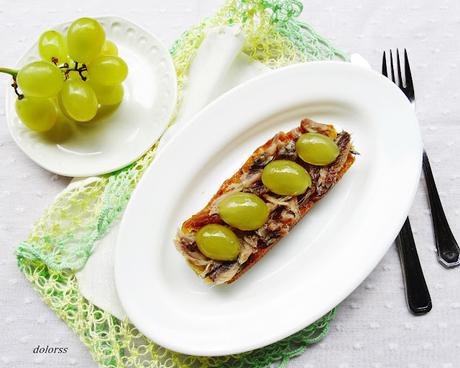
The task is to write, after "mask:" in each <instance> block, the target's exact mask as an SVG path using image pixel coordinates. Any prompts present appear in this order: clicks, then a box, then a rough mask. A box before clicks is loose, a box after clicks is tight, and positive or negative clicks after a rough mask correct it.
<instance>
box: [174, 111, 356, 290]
mask: <svg viewBox="0 0 460 368" xmlns="http://www.w3.org/2000/svg"><path fill="white" fill-rule="evenodd" d="M353 161H354V151H353V148H352V144H351V138H350V134H349V133H347V132H341V133H337V132H336V130H335V129H334V127H333V126H332V125H325V124H319V123H316V122H314V121H312V120H310V119H304V120H302V121H301V123H300V126H299V127H297V128H295V129H293V130H291V131H289V132H287V133H283V132H281V133H278V134H276V135H275V136H274V137H273V138H271V139H270V140H269V141H268V142H266V143H265V144H264V145H262V146H260V147H259V148H257V149H256V150H255V151H254V153H253V154H252V155H251V157H250V158H249V159H248V160H247V161H246V162H245V164H244V165H243V166H242V167H241V168H240V169H239V170H238V172H236V173H235V174H234V175H233V176H232V177H231V178H229V179H227V180H226V181H225V182H224V183H223V184H222V185H221V187H220V188H219V190H218V191H217V193H216V194H215V195H214V196H213V197H212V198H211V200H210V201H209V203H208V204H207V205H206V207H205V208H203V209H202V210H201V211H200V212H198V213H197V214H195V215H193V216H192V217H191V218H190V219H188V220H187V221H185V222H184V223H183V224H182V227H181V229H180V230H179V232H178V234H177V238H176V247H177V249H178V250H179V252H181V253H182V255H183V256H184V257H185V258H186V260H187V262H188V263H189V265H190V266H191V267H192V268H193V270H194V271H195V272H196V273H197V274H198V275H199V276H200V277H202V278H203V279H205V280H206V281H207V282H209V283H211V284H215V285H217V284H222V283H227V284H230V283H232V282H233V281H235V280H237V279H238V278H239V277H240V276H241V275H242V274H243V273H244V272H245V271H247V270H248V269H249V268H250V267H251V266H252V265H253V264H255V263H256V262H257V261H259V260H260V259H261V258H262V257H263V256H264V255H265V254H266V253H267V252H268V251H269V250H270V249H271V248H272V247H273V246H274V245H275V244H276V243H277V242H278V241H279V240H280V239H281V238H283V237H284V236H286V235H287V234H288V233H289V231H290V230H291V229H292V228H293V227H294V225H296V224H297V223H298V222H299V221H300V220H301V219H302V217H303V216H304V215H305V214H306V213H307V212H308V210H309V209H310V208H312V206H313V205H314V204H315V203H316V202H317V201H319V200H320V199H321V198H323V197H324V195H325V194H326V193H327V192H328V191H329V190H330V189H331V188H332V187H333V186H334V184H335V183H337V181H338V180H339V179H340V178H341V177H342V176H343V175H344V174H345V172H346V171H347V170H348V168H349V167H350V166H351V165H352V164H353Z"/></svg>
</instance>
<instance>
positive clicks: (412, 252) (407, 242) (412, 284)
mask: <svg viewBox="0 0 460 368" xmlns="http://www.w3.org/2000/svg"><path fill="white" fill-rule="evenodd" d="M396 246H397V248H398V253H399V257H400V258H401V266H402V271H403V277H404V282H405V286H406V299H407V304H408V305H409V309H410V310H411V311H412V313H414V314H416V315H422V314H426V313H428V312H429V311H430V310H431V307H432V304H431V297H430V292H429V291H428V286H427V285H426V281H425V277H424V276H423V271H422V266H421V265H420V260H419V258H418V254H417V248H416V247H415V241H414V236H413V234H412V229H411V226H410V222H409V218H406V221H405V222H404V225H403V227H402V229H401V231H400V232H399V235H398V237H397V238H396Z"/></svg>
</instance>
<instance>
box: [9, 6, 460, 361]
mask: <svg viewBox="0 0 460 368" xmlns="http://www.w3.org/2000/svg"><path fill="white" fill-rule="evenodd" d="M219 3H221V1H211V0H206V1H203V0H201V1H200V0H194V1H159V0H155V1H154V0H149V1H136V0H131V1H129V2H127V1H121V0H116V1H115V0H114V1H111V2H103V1H101V0H92V1H79V2H78V3H74V2H65V1H57V0H43V1H40V2H38V1H37V2H35V1H24V0H15V1H11V0H10V1H5V0H0V45H1V47H2V52H1V56H0V64H1V65H2V66H12V65H14V63H15V61H16V60H17V59H18V58H19V57H20V56H21V54H22V53H23V51H24V50H25V49H26V48H28V47H29V45H30V44H31V43H32V42H33V41H34V40H35V39H36V38H37V37H38V36H39V34H40V32H41V31H43V30H45V29H46V28H47V27H48V26H49V25H51V24H55V23H60V22H63V21H65V20H69V19H72V18H76V17H79V16H82V15H104V14H114V15H121V16H124V17H126V18H128V19H130V20H132V21H134V22H137V23H139V24H140V25H142V26H144V27H146V28H147V29H148V30H151V31H152V32H154V33H155V34H157V35H158V36H159V37H160V38H161V39H162V40H163V41H164V42H165V43H166V44H170V43H171V42H172V41H173V40H174V39H175V38H177V37H178V36H179V35H180V33H181V32H182V31H183V30H185V29H187V28H188V26H190V25H191V24H193V23H195V22H197V21H198V20H199V19H201V18H202V17H203V16H208V15H211V14H212V12H213V10H214V9H215V8H216V7H217V6H218V4H219ZM304 4H305V9H304V12H303V15H302V17H303V18H304V19H306V20H308V21H309V22H310V23H311V24H313V25H314V26H315V27H316V29H317V31H318V32H320V33H321V34H323V35H325V36H327V37H329V38H330V39H331V40H332V41H333V42H334V43H335V44H336V46H337V47H340V48H342V49H343V50H346V51H354V52H358V53H360V54H362V55H363V56H364V57H366V58H367V59H368V60H369V61H370V62H371V64H372V65H373V66H374V67H376V68H380V58H381V51H382V49H388V48H390V47H407V48H408V50H409V56H410V57H411V62H412V65H413V75H414V80H415V86H416V95H417V103H418V116H419V120H420V124H421V128H422V134H423V137H424V140H425V145H426V147H427V150H428V152H429V153H430V157H431V162H432V166H433V170H434V172H435V177H436V179H437V183H438V187H439V191H440V195H441V198H442V200H443V202H444V208H445V211H446V213H447V216H448V218H449V219H450V223H451V226H452V229H453V232H454V233H455V234H456V235H457V239H460V189H459V188H460V160H458V156H459V155H460V118H459V102H460V90H459V86H460V73H459V72H460V70H459V69H460V50H459V49H458V37H459V36H460V16H459V14H460V3H459V2H457V1H454V0H451V1H438V2H434V1H430V0H423V1H421V0H419V1H417V0H414V1H411V2H410V3H409V1H404V2H403V1H398V0H387V1H382V2H375V1H364V0H358V1H351V0H347V1H343V0H342V1H339V0H331V1H328V2H327V3H326V2H324V1H320V0H312V1H305V2H304ZM3 79H4V78H3V77H2V80H3ZM3 84H4V85H6V78H5V82H4V83H3ZM3 102H4V88H1V89H0V157H1V159H0V331H1V334H0V367H3V366H4V367H15V368H16V367H17V368H22V367H27V368H29V367H34V366H37V367H38V366H42V367H53V368H54V367H78V368H80V367H82V368H91V367H95V366H96V365H95V364H94V363H93V362H92V359H91V357H90V355H89V353H88V352H87V350H86V348H85V347H84V346H83V345H82V344H81V343H80V342H79V340H78V338H77V337H76V336H75V335H74V333H73V332H72V331H70V330H69V329H68V328H67V327H66V325H65V324H64V323H63V322H62V321H60V320H59V319H58V318H57V317H56V316H55V315H54V313H53V312H51V311H50V310H49V309H48V307H46V306H45V305H44V304H43V302H41V300H40V299H39V297H38V295H37V294H36V293H35V292H34V291H33V290H32V288H31V287H30V285H29V284H28V282H26V280H25V279H24V277H23V276H22V274H21V273H20V272H19V271H18V269H17V267H16V260H15V257H14V248H15V247H16V244H17V243H18V242H19V241H21V240H22V239H24V238H26V236H27V234H28V232H29V231H30V227H31V224H32V223H33V221H34V220H35V219H37V218H38V216H39V215H40V213H41V212H42V211H43V210H44V209H45V208H46V206H47V205H48V204H49V203H51V201H52V199H53V197H54V195H55V194H57V193H58V192H59V191H60V190H61V189H62V188H64V186H65V185H66V184H67V182H68V180H67V179H65V178H60V177H57V176H54V175H52V174H49V173H47V172H46V171H44V170H42V169H40V168H39V167H37V166H36V165H35V164H34V163H32V162H31V161H30V160H28V159H27V158H26V157H25V156H24V154H22V152H21V151H20V150H19V148H17V147H16V146H15V144H14V143H13V142H12V139H11V138H10V136H9V134H8V132H7V129H6V122H5V116H4V103H3ZM395 134H397V132H395ZM388 180H397V178H388ZM421 184H422V185H421V187H420V190H419V193H418V194H417V197H416V200H415V203H414V205H413V207H412V210H411V220H412V226H413V228H414V231H415V238H416V241H417V245H418V251H419V254H420V257H421V261H422V265H423V267H424V271H425V276H426V279H427V282H428V285H429V287H430V291H431V294H432V299H433V310H432V312H431V313H429V314H428V315H426V316H423V317H413V316H412V315H410V314H409V312H408V311H407V308H406V305H405V301H404V292H403V289H402V279H401V272H400V267H399V260H398V258H397V254H396V251H395V249H394V248H391V249H390V251H389V252H388V254H387V255H386V257H385V258H384V259H383V260H382V262H381V263H380V265H379V266H378V267H377V268H376V269H375V271H374V272H373V273H372V274H371V275H370V276H369V278H368V279H367V280H366V281H365V282H364V283H363V284H362V285H361V286H360V287H359V288H358V289H357V290H356V291H355V292H354V293H353V294H352V295H351V296H350V297H349V298H348V299H347V300H346V301H344V302H343V303H342V305H341V306H340V308H339V309H338V313H337V318H336V320H335V321H334V322H333V324H332V328H331V332H330V334H329V336H328V337H327V338H326V339H325V340H324V341H323V342H321V343H319V344H317V345H315V346H313V347H311V348H310V349H308V350H307V352H306V353H305V354H303V355H302V356H301V357H299V358H296V359H294V360H292V361H291V363H290V364H289V367H305V368H314V367H315V368H316V367H320V368H322V367H327V368H329V367H333V368H335V367H337V368H354V367H359V368H361V367H362V368H386V367H398V368H399V367H401V368H402V367H407V368H425V367H426V368H457V367H459V366H460V358H459V356H460V332H459V331H460V287H459V286H458V285H459V281H460V268H458V269H454V270H450V271H447V270H444V269H443V268H442V267H441V266H440V265H439V264H438V263H437V262H436V259H435V254H434V247H433V234H432V230H431V219H430V214H429V211H428V207H427V202H426V199H425V190H424V184H423V181H422V182H421ZM37 344H40V345H41V346H46V345H50V346H51V345H53V346H63V347H68V348H69V351H68V353H67V354H62V355H35V354H33V353H32V350H33V348H34V347H36V346H37Z"/></svg>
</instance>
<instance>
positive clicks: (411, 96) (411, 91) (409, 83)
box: [404, 49, 415, 100]
mask: <svg viewBox="0 0 460 368" xmlns="http://www.w3.org/2000/svg"><path fill="white" fill-rule="evenodd" d="M404 73H405V74H406V89H407V93H408V95H409V96H408V97H409V99H410V100H413V99H415V92H414V83H413V81H412V73H411V71H410V66H409V58H408V57H407V50H406V49H404Z"/></svg>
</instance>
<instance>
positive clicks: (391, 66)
mask: <svg viewBox="0 0 460 368" xmlns="http://www.w3.org/2000/svg"><path fill="white" fill-rule="evenodd" d="M390 69H391V80H392V81H393V83H394V84H396V85H397V86H398V87H399V84H398V83H397V82H396V78H395V68H394V66H393V53H392V52H391V50H390Z"/></svg>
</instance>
